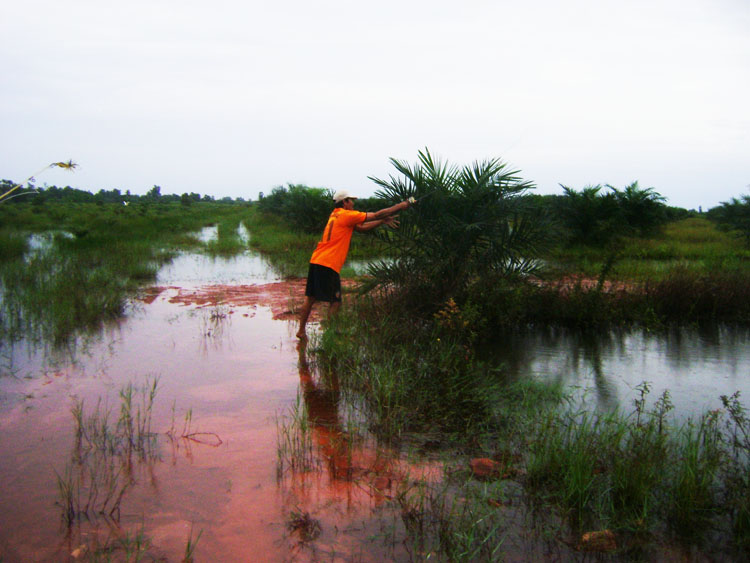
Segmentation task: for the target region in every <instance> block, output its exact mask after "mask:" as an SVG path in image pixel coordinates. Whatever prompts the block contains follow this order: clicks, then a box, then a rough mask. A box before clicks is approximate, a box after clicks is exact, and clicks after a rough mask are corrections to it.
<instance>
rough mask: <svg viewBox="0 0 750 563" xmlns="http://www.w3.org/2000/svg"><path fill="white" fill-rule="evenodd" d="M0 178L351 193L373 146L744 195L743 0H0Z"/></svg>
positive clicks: (698, 197) (373, 157)
mask: <svg viewBox="0 0 750 563" xmlns="http://www.w3.org/2000/svg"><path fill="white" fill-rule="evenodd" d="M0 70H1V71H2V72H1V73H0V77H1V78H0V80H1V81H2V83H1V87H0V119H1V120H2V139H1V140H0V178H6V179H10V180H14V181H22V180H24V179H25V178H26V177H28V176H29V175H30V174H32V173H34V172H36V171H37V170H38V169H40V168H41V167H43V166H45V165H46V164H49V163H50V162H55V161H60V160H67V159H73V160H74V161H75V162H77V163H78V164H79V166H80V167H79V169H78V170H77V171H75V172H73V173H70V172H65V171H63V170H60V169H50V170H48V171H46V172H44V174H42V175H39V176H38V177H37V183H38V184H39V185H42V184H43V183H45V182H46V183H48V184H49V185H53V184H55V185H59V186H65V185H71V186H73V187H78V188H81V189H86V190H90V191H93V192H96V191H98V190H99V189H107V190H109V189H112V188H119V189H121V190H122V191H123V192H124V191H125V190H130V191H131V192H132V193H137V194H143V193H145V192H146V191H148V190H149V189H150V188H151V187H152V186H153V185H159V186H161V188H162V193H178V194H181V193H183V192H192V191H195V192H199V193H201V194H209V195H213V196H215V197H217V198H221V197H224V196H231V197H244V198H252V199H256V198H257V196H258V192H261V191H262V192H266V193H268V192H270V191H271V189H272V188H273V187H274V186H278V185H285V184H287V183H302V184H307V185H310V186H321V187H328V188H333V189H338V188H348V189H350V190H353V191H355V192H358V193H359V194H360V195H369V194H371V193H373V191H374V190H375V185H374V184H373V182H372V181H370V180H368V176H376V177H381V178H386V177H388V175H389V174H391V172H392V171H393V168H392V166H391V164H390V162H389V158H391V157H394V158H398V159H403V160H407V161H410V162H414V161H416V158H417V152H418V151H419V150H420V149H423V148H425V147H427V148H429V149H430V151H431V152H432V153H433V154H434V155H437V156H439V157H441V158H443V159H444V160H447V161H449V162H451V163H454V164H468V163H471V162H473V161H475V160H484V159H488V158H496V157H497V158H501V159H502V160H504V161H507V162H508V163H509V164H510V165H511V166H512V167H513V168H514V169H518V170H520V171H521V176H522V177H523V178H524V179H525V180H529V181H531V182H533V183H534V184H536V186H537V189H536V192H537V193H542V194H552V193H562V190H561V188H560V186H559V185H560V184H564V185H566V186H570V187H573V188H576V189H580V188H583V187H584V186H586V185H592V184H612V185H614V186H616V187H624V186H625V185H627V184H630V183H631V182H633V181H636V180H637V181H638V182H639V184H640V185H641V186H642V187H653V188H654V189H655V190H656V191H658V192H659V193H661V194H662V195H664V196H666V197H667V199H668V203H669V204H671V205H677V206H680V207H687V208H698V206H702V207H703V208H704V209H707V208H709V207H713V206H715V205H717V204H719V203H720V202H722V201H728V200H729V199H730V198H732V197H738V196H740V195H743V194H747V193H750V189H749V188H748V185H750V2H748V1H747V0H630V1H628V2H623V1H622V0H618V1H610V0H591V1H589V0H566V1H564V2H558V1H554V0H512V1H502V0H498V1H480V0H453V1H451V2H444V1H442V0H425V1H422V0H419V1H412V0H379V1H378V2H367V3H365V2H356V1H352V0H349V1H339V0H333V1H329V0H319V1H317V2H310V1H300V0H273V1H268V0H266V1H264V2H256V1H254V0H212V1H211V2H208V1H206V0H201V1H194V0H180V1H176V0H149V1H142V0H129V1H127V2H107V1H102V0H96V1H95V0H92V1H83V0H66V1H60V0H54V1H53V0H23V1H17V2H10V1H8V2H3V4H2V7H0Z"/></svg>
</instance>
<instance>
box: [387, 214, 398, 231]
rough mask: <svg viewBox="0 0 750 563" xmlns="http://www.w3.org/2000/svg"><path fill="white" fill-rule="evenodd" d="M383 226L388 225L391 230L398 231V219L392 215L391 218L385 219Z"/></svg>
mask: <svg viewBox="0 0 750 563" xmlns="http://www.w3.org/2000/svg"><path fill="white" fill-rule="evenodd" d="M383 225H387V226H388V227H390V228H391V229H397V228H398V219H397V218H396V216H395V215H391V216H390V217H386V218H385V219H383Z"/></svg>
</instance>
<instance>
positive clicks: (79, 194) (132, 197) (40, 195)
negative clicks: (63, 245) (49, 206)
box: [0, 180, 247, 205]
mask: <svg viewBox="0 0 750 563" xmlns="http://www.w3.org/2000/svg"><path fill="white" fill-rule="evenodd" d="M15 185H16V184H15V183H14V182H11V181H10V180H0V193H4V192H6V191H7V190H9V189H11V188H13V187H14V186H15ZM19 195H20V197H15V198H12V199H9V200H8V203H9V204H13V203H23V202H27V203H28V202H29V201H31V202H32V203H35V204H43V203H46V202H66V203H102V204H103V203H157V202H158V203H181V204H183V205H192V204H193V203H197V202H201V201H203V202H215V203H227V204H235V203H247V201H246V200H245V199H243V198H241V197H238V198H231V197H223V198H221V199H216V198H214V197H213V196H210V195H207V194H206V195H203V196H201V194H199V193H195V192H190V193H183V194H182V195H177V194H162V193H161V186H153V187H152V188H151V189H150V190H149V191H148V192H146V194H145V195H136V194H132V193H130V190H126V191H125V193H123V192H122V191H121V190H119V189H117V188H114V189H111V190H99V191H98V192H96V193H92V192H90V191H86V190H81V189H78V188H71V187H70V186H65V187H64V188H60V187H57V186H34V185H31V184H30V185H28V186H26V188H25V192H22V193H21V194H19Z"/></svg>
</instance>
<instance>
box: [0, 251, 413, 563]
mask: <svg viewBox="0 0 750 563" xmlns="http://www.w3.org/2000/svg"><path fill="white" fill-rule="evenodd" d="M158 283H159V284H160V285H158V286H155V287H152V288H148V289H146V290H145V291H144V292H143V295H142V298H141V299H140V300H138V301H135V302H133V303H132V304H131V305H130V308H129V311H128V313H127V316H126V318H125V319H123V320H122V321H121V322H118V323H114V324H112V325H110V326H108V327H107V328H106V329H105V330H103V331H102V332H101V333H100V334H97V335H94V336H91V337H88V338H80V339H78V340H77V341H76V342H75V343H73V344H71V345H70V346H68V347H67V348H66V349H63V350H52V349H47V348H45V347H43V346H42V347H38V348H29V347H28V346H27V345H25V344H24V343H23V342H21V343H17V344H16V345H15V346H14V347H12V348H7V347H6V348H4V349H3V350H2V368H1V369H2V378H0V386H2V393H1V394H0V401H1V402H0V447H1V448H2V451H3V455H2V456H0V475H2V480H3V487H2V494H0V530H1V531H0V558H1V559H2V560H3V561H65V560H75V559H76V558H77V557H82V556H83V554H85V553H86V552H87V551H92V550H95V549H99V550H101V551H102V553H110V554H111V557H112V558H113V560H121V559H122V560H125V558H126V557H127V554H128V553H137V550H138V549H143V548H144V546H146V548H147V549H146V550H145V553H147V554H148V558H165V559H166V560H169V561H179V560H182V559H183V557H184V556H185V554H186V550H188V549H189V548H191V547H192V546H194V548H195V551H194V556H195V559H196V560H199V561H240V560H244V561H251V560H254V561H260V560H267V561H278V560H295V559H301V560H307V559H315V558H320V557H322V558H325V559H329V558H336V557H337V555H336V554H340V555H341V556H342V557H345V558H346V559H352V558H353V559H362V560H380V559H382V558H383V557H389V556H390V555H393V554H394V553H398V549H397V548H394V546H393V545H392V543H389V541H388V540H387V537H389V535H391V532H390V531H389V530H390V529H392V528H398V526H399V524H398V522H397V521H396V518H395V516H394V514H393V513H391V514H389V515H386V514H382V513H380V512H379V509H378V507H379V506H380V505H382V504H383V501H384V500H385V499H386V498H387V497H388V495H389V494H391V492H392V487H394V486H395V481H396V480H397V479H400V480H405V479H408V477H407V475H408V474H409V470H410V468H409V467H408V466H406V465H405V464H403V463H402V462H399V460H398V459H394V458H392V456H390V455H389V452H387V451H386V450H383V449H378V448H376V447H375V446H373V445H372V444H369V443H366V442H363V443H357V444H345V443H344V441H343V440H342V439H340V437H341V436H342V434H341V433H340V431H338V430H337V428H338V427H339V422H338V417H339V413H338V412H337V408H338V402H337V400H335V389H327V388H324V387H325V386H324V385H322V384H321V383H320V381H319V380H318V378H317V376H316V374H315V372H314V369H311V368H310V366H309V364H308V363H307V360H306V350H305V348H304V347H302V348H301V349H298V346H297V339H296V338H294V336H293V335H294V332H295V327H294V326H293V323H291V322H290V321H289V320H288V319H289V318H290V298H291V297H293V296H294V295H297V296H299V295H300V294H301V292H302V291H303V290H302V289H301V286H300V282H291V283H281V282H279V281H278V280H277V279H276V277H275V276H274V274H273V273H272V272H271V271H270V270H269V269H268V267H267V266H266V265H265V264H264V263H263V261H262V260H261V259H260V258H258V257H250V256H244V257H239V258H233V259H211V258H208V257H205V256H198V255H184V256H181V257H178V258H177V259H176V260H175V261H174V262H173V263H172V264H171V265H170V266H169V267H167V268H165V269H164V270H163V271H162V272H161V274H160V276H159V279H158ZM240 283H241V284H244V285H240V286H238V285H237V284H240ZM228 284H234V285H228ZM314 326H315V325H314V324H313V325H312V327H313V328H314ZM155 381H156V382H157V387H156V393H155V397H154V399H153V404H152V406H148V405H146V403H144V402H143V396H142V394H141V390H142V389H146V388H147V387H150V386H151V385H153V383H154V382H155ZM130 384H132V386H133V389H134V390H135V393H134V400H133V401H132V406H131V409H132V411H133V412H135V411H136V410H138V413H139V414H141V415H143V416H144V417H145V414H146V413H147V412H148V414H149V416H150V430H151V433H153V434H154V435H155V444H154V445H153V446H152V447H151V449H150V450H149V451H148V452H147V455H136V453H133V452H130V453H129V454H128V455H130V456H131V457H132V460H129V461H128V463H127V464H126V466H127V467H128V469H127V472H128V475H127V476H126V475H123V474H119V473H118V474H114V475H109V479H108V480H105V482H106V486H105V485H104V484H102V481H101V475H102V473H106V471H107V468H106V467H102V466H106V465H107V460H109V461H110V462H111V457H112V456H111V455H110V456H109V457H107V455H105V454H102V455H101V456H100V457H102V458H104V462H102V460H97V458H96V455H95V454H96V451H93V452H92V449H93V450H95V448H92V447H90V446H89V447H88V448H86V447H85V446H86V444H85V443H84V449H85V450H86V451H85V452H84V454H85V455H83V456H82V455H81V449H82V448H81V438H80V436H77V435H76V430H75V428H76V424H75V418H74V416H73V415H72V412H71V411H72V410H73V409H74V408H75V407H76V405H80V406H81V410H82V412H83V414H82V418H83V419H84V421H85V420H87V419H88V420H89V421H92V420H94V419H96V420H97V421H98V422H100V423H101V422H102V420H103V419H104V418H105V413H108V415H109V426H110V431H111V432H112V433H113V434H114V433H116V431H118V419H119V418H121V416H122V404H123V399H122V398H121V396H120V393H121V390H122V389H123V388H124V387H125V386H128V385H130ZM305 401H307V402H308V404H307V406H308V408H307V412H308V414H307V417H308V418H307V420H306V421H305V424H306V425H308V426H309V428H307V429H305V431H303V432H302V435H303V437H305V436H306V438H305V439H306V440H307V442H304V440H303V443H301V444H297V451H289V450H285V449H284V448H285V446H284V444H283V440H282V442H280V441H279V436H284V435H288V436H291V440H292V442H294V440H298V438H297V437H296V436H297V435H298V434H299V431H300V428H299V424H300V422H301V421H300V420H299V416H301V415H300V412H301V411H302V410H304V409H302V408H301V404H300V403H303V402H305ZM134 416H135V415H134ZM295 425H296V426H295ZM308 429H309V430H311V431H309V432H308V431H307V430H308ZM91 433H92V430H91V429H89V430H87V431H84V438H85V437H86V436H85V435H86V434H91ZM292 442H290V443H291V444H292V447H293V446H294V443H292ZM279 451H281V454H279ZM117 455H120V454H117ZM285 455H288V456H297V457H298V458H299V456H303V457H304V456H306V457H307V460H308V461H307V464H308V466H306V467H304V468H303V469H304V470H299V467H290V466H289V464H285V463H283V462H282V463H280V460H284V459H287V461H293V459H292V458H289V457H287V458H284V456H285ZM131 461H132V463H131ZM87 463H88V464H90V465H91V464H93V465H96V467H89V468H87V469H86V470H85V471H84V470H82V466H84V465H86V464H87ZM312 469H314V470H312ZM97 472H98V473H97ZM61 483H62V484H65V483H68V484H72V487H71V488H72V489H73V492H72V494H70V495H68V497H67V501H66V500H65V499H66V497H65V494H64V493H63V492H62V491H61V487H62V485H61ZM107 487H109V489H107ZM123 487H124V489H123ZM92 489H96V491H94V492H92ZM105 489H106V490H105ZM123 490H124V492H122V494H121V491H123ZM120 495H121V496H120ZM71 497H72V499H71ZM66 502H69V503H72V505H73V508H74V512H75V515H74V516H73V518H72V520H71V521H66V515H65V506H66ZM115 504H117V509H116V510H114V511H112V512H110V510H111V508H112V506H113V505H115ZM386 532H387V533H386ZM372 538H376V539H372ZM389 554H390V555H389ZM148 558H147V560H148ZM133 560H135V559H133Z"/></svg>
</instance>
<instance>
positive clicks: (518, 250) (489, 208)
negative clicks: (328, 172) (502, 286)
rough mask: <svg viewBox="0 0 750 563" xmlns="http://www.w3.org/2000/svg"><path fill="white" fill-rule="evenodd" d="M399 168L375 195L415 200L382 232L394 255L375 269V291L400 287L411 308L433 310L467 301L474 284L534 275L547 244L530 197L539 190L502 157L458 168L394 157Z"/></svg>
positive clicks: (424, 157) (423, 156) (426, 155)
mask: <svg viewBox="0 0 750 563" xmlns="http://www.w3.org/2000/svg"><path fill="white" fill-rule="evenodd" d="M391 162H392V163H393V165H394V167H395V168H396V170H397V171H398V175H397V176H393V175H391V177H390V178H389V180H380V179H377V178H371V179H372V180H373V181H374V182H375V183H377V184H378V186H380V189H379V191H378V192H377V193H376V196H377V197H380V198H383V199H385V200H387V201H389V202H397V201H403V200H404V199H406V198H408V197H415V198H417V200H418V203H417V204H416V205H415V206H413V207H412V208H410V209H409V210H407V211H405V212H403V213H402V214H401V216H400V217H399V220H400V227H399V228H398V229H396V230H393V231H390V230H387V229H384V230H382V231H380V232H379V236H381V237H385V238H387V239H388V242H389V245H390V247H391V249H392V252H391V255H392V256H393V257H394V259H393V260H390V261H381V262H379V263H376V264H374V265H372V266H371V268H370V274H371V275H372V276H373V280H372V283H371V284H370V287H373V286H379V287H381V288H390V289H393V290H395V291H396V292H397V293H398V294H399V295H400V296H402V297H403V298H405V300H406V301H407V303H409V304H410V305H411V306H410V308H411V309H417V310H419V309H422V310H424V311H425V312H434V310H435V308H436V307H438V306H439V305H440V304H442V303H444V302H445V301H446V300H447V299H450V298H455V299H457V300H459V301H463V300H464V299H465V297H466V294H467V292H468V291H469V288H470V286H471V285H472V284H473V283H475V282H477V281H481V282H482V283H483V285H486V283H487V282H488V281H489V282H492V281H493V280H497V281H500V280H507V279H509V278H516V277H519V276H524V275H527V274H530V273H533V272H535V271H536V270H537V268H538V265H539V262H538V260H537V257H538V256H539V254H540V252H541V251H542V249H543V248H545V247H546V242H548V241H547V238H548V237H546V236H545V233H546V232H547V230H546V227H547V222H546V220H545V219H544V217H543V215H542V212H541V211H540V209H539V207H538V206H535V205H533V203H532V202H531V200H530V198H527V197H524V196H525V195H526V192H527V191H528V190H529V189H531V188H533V187H534V186H533V185H532V184H531V183H530V182H525V181H523V180H521V178H520V177H519V176H518V172H517V171H512V170H509V169H508V167H507V165H506V164H505V163H503V162H501V161H500V160H498V159H493V160H488V161H484V162H475V163H473V164H471V165H468V166H464V167H463V168H459V167H456V166H452V165H449V164H447V163H444V162H441V161H440V160H436V159H434V158H433V156H432V155H431V154H430V152H429V151H428V150H425V151H424V152H420V153H419V159H418V162H417V163H416V164H415V165H414V166H410V165H409V164H408V163H406V162H403V161H399V160H395V159H391Z"/></svg>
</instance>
